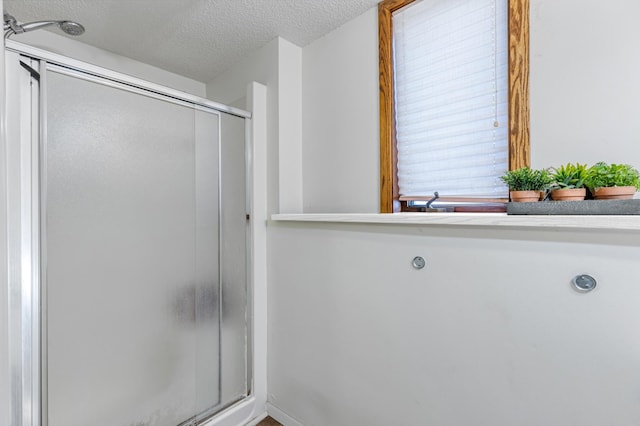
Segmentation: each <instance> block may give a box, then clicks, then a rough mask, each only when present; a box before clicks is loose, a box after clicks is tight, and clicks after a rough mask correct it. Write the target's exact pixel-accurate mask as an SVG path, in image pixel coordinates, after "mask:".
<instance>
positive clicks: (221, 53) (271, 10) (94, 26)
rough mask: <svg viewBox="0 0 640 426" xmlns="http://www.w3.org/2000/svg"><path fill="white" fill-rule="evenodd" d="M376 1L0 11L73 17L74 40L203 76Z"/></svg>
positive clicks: (250, 0) (116, 3)
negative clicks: (78, 32)
mask: <svg viewBox="0 0 640 426" xmlns="http://www.w3.org/2000/svg"><path fill="white" fill-rule="evenodd" d="M377 2H378V0H4V9H5V11H6V12H9V13H11V14H12V15H14V16H15V17H16V19H17V20H18V21H19V22H21V23H22V22H30V21H37V20H50V19H54V20H63V19H68V20H74V21H78V22H80V23H81V24H82V25H84V26H85V28H86V29H87V31H86V33H85V34H83V35H82V36H80V37H78V38H77V39H78V40H79V41H82V42H84V43H87V44H90V45H92V46H95V47H99V48H102V49H105V50H108V51H111V52H114V53H117V54H119V55H123V56H126V57H129V58H133V59H136V60H139V61H142V62H146V63H148V64H151V65H155V66H157V67H160V68H163V69H165V70H169V71H172V72H175V73H178V74H181V75H184V76H186V77H191V78H193V79H196V80H199V81H202V82H208V81H210V80H211V79H213V78H214V77H215V76H216V75H217V74H219V73H220V72H222V71H224V70H225V69H226V68H228V67H230V66H232V65H233V64H234V63H236V62H238V61H239V60H240V59H241V58H243V57H244V56H246V55H247V54H249V53H250V52H253V51H255V50H257V49H259V48H260V47H262V46H264V45H265V44H267V43H268V42H269V41H270V40H272V39H273V38H275V37H276V36H281V37H283V38H285V39H287V40H289V41H290V42H292V43H295V44H297V45H298V46H305V45H307V44H309V43H310V42H312V41H313V40H315V39H317V38H319V37H321V36H323V35H324V34H326V33H328V32H330V31H331V30H333V29H335V28H337V27H339V26H340V25H342V24H343V23H345V22H347V21H348V20H350V19H352V18H354V17H356V16H358V15H360V14H361V13H363V12H364V11H366V10H367V9H369V8H371V7H373V6H375V5H376V4H377ZM51 31H56V32H58V33H60V34H61V32H60V31H59V30H57V29H53V30H51ZM18 37H19V36H15V40H16V41H17V40H18Z"/></svg>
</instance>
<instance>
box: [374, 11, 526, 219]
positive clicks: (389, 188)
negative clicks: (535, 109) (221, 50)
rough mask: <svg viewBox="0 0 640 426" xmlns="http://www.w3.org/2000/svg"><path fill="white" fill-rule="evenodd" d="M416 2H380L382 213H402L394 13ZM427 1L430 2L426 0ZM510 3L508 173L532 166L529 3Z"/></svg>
mask: <svg viewBox="0 0 640 426" xmlns="http://www.w3.org/2000/svg"><path fill="white" fill-rule="evenodd" d="M414 1H416V0H383V1H381V2H380V3H378V37H379V45H378V49H379V64H380V69H379V73H380V212H381V213H394V212H399V211H401V202H400V196H399V190H398V170H397V164H398V150H397V147H396V137H395V133H396V132H395V113H394V102H393V98H394V94H393V56H392V55H393V51H392V37H393V28H392V19H391V18H392V14H393V12H395V11H396V10H398V9H400V8H403V7H405V6H407V5H409V4H411V3H413V2H414ZM425 1H428V0H425ZM508 2H509V23H508V26H509V58H508V62H509V82H508V84H509V95H508V96H509V170H514V169H518V168H520V167H525V166H529V165H530V161H531V160H530V148H529V0H508Z"/></svg>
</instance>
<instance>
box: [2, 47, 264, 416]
mask: <svg viewBox="0 0 640 426" xmlns="http://www.w3.org/2000/svg"><path fill="white" fill-rule="evenodd" d="M33 51H36V50H31V52H33ZM41 56H47V58H44V59H43V58H42V57H40V56H39V55H33V54H25V53H24V52H18V51H13V52H7V53H6V62H7V66H6V72H7V77H6V78H7V99H8V101H9V102H8V104H9V105H12V110H11V111H7V113H8V115H9V116H8V118H7V119H8V122H9V123H13V125H11V126H8V128H7V131H8V134H7V140H8V145H7V146H8V157H9V159H10V160H11V159H14V160H18V162H19V164H14V166H12V167H13V169H12V170H9V171H8V174H9V176H10V177H11V176H12V177H14V178H19V180H20V182H21V183H20V185H18V186H13V188H14V189H13V192H12V193H10V194H9V197H8V198H9V230H10V232H13V234H10V235H9V241H10V242H13V244H14V247H13V248H12V249H10V259H9V263H10V265H14V266H15V265H20V268H18V269H16V268H13V269H12V273H11V274H12V275H11V277H10V283H9V285H10V301H9V302H10V312H9V317H10V318H9V319H10V325H9V329H10V342H12V343H13V345H12V352H11V368H12V374H13V379H14V380H13V383H12V391H13V395H12V399H13V401H12V406H13V411H12V421H13V424H15V425H16V426H18V425H21V426H23V425H24V426H26V425H30V426H31V425H43V426H74V425H78V426H80V425H88V424H91V425H95V426H102V425H104V426H113V425H116V426H117V425H122V426H133V425H136V426H142V425H161V426H164V425H166V426H175V425H196V424H201V423H204V422H206V421H208V420H209V419H212V418H214V419H215V415H216V414H217V413H219V412H221V411H222V410H224V409H225V408H227V407H229V406H231V405H233V404H234V403H237V402H239V401H243V400H246V399H247V398H248V397H250V396H251V395H252V389H251V386H252V378H251V372H252V368H251V365H252V358H251V349H252V348H251V343H250V342H251V341H252V340H251V327H250V323H251V321H250V320H251V309H252V303H251V295H252V294H251V286H250V285H249V284H250V280H251V268H250V264H251V256H250V253H251V250H250V246H251V226H250V220H249V219H250V212H251V209H250V202H249V200H250V197H249V191H247V188H248V187H249V186H250V184H249V182H250V180H249V179H250V178H251V176H250V173H248V170H250V169H249V168H248V167H247V161H248V158H249V152H250V149H249V148H250V145H249V143H248V140H249V139H248V138H247V130H246V129H247V128H248V126H247V123H246V122H247V121H248V119H249V117H250V115H249V113H247V112H245V111H242V110H238V109H234V108H229V107H225V106H222V105H218V104H215V103H212V102H210V101H206V100H204V99H199V98H195V97H192V96H189V95H186V94H181V93H179V92H176V91H172V90H170V89H165V88H161V87H159V86H156V85H153V84H150V83H146V82H140V81H137V80H135V79H131V78H128V77H127V76H124V75H120V74H117V73H114V72H111V71H107V70H101V69H98V68H97V67H92V66H90V65H86V66H83V65H82V64H79V63H77V62H74V61H68V60H65V59H64V58H61V57H57V56H56V55H44V54H43V55H41ZM52 58H53V60H52ZM70 64H71V65H70ZM18 123H19V125H18ZM9 187H10V190H11V188H12V185H9ZM12 224H14V225H19V226H12ZM11 253H13V257H11Z"/></svg>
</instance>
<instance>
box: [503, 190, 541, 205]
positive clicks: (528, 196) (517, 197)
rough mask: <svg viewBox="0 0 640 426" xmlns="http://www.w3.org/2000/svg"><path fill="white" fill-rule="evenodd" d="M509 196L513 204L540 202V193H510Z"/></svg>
mask: <svg viewBox="0 0 640 426" xmlns="http://www.w3.org/2000/svg"><path fill="white" fill-rule="evenodd" d="M509 196H510V197H511V201H513V202H514V203H533V202H535V201H538V200H540V191H510V192H509Z"/></svg>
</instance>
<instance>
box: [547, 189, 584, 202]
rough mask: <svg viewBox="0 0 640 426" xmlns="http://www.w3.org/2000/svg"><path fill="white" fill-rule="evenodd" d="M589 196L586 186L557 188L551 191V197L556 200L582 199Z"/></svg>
mask: <svg viewBox="0 0 640 426" xmlns="http://www.w3.org/2000/svg"><path fill="white" fill-rule="evenodd" d="M586 196H587V189H586V188H571V189H555V190H553V191H551V198H553V199H554V200H555V201H580V200H584V197H586Z"/></svg>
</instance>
